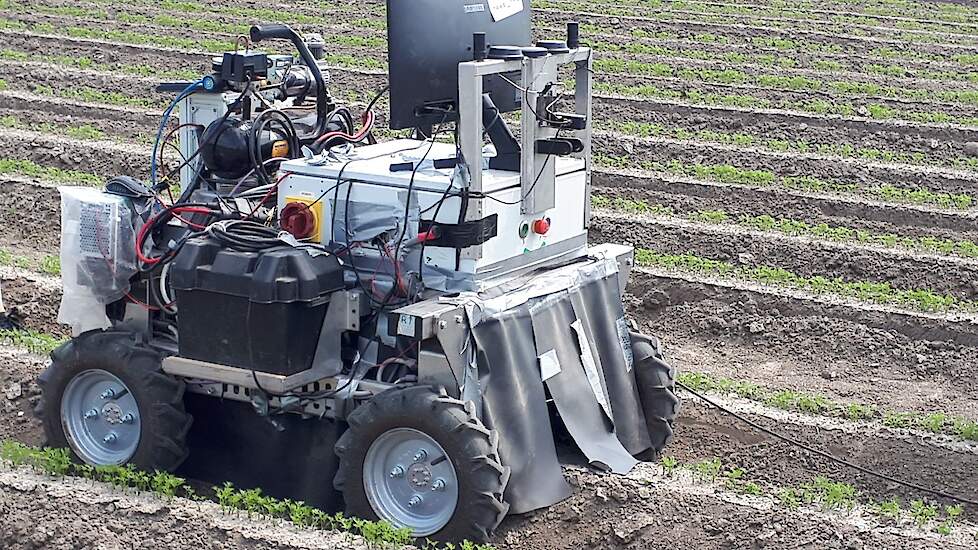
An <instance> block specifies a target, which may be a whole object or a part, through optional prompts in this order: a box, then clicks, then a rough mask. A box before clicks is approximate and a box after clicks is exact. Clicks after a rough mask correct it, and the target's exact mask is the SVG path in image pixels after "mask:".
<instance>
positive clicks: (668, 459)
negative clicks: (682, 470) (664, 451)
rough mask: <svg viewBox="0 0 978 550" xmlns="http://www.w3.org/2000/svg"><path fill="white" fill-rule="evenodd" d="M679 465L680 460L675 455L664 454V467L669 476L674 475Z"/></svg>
mask: <svg viewBox="0 0 978 550" xmlns="http://www.w3.org/2000/svg"><path fill="white" fill-rule="evenodd" d="M678 467H679V460H678V459H677V458H676V457H674V456H663V457H662V469H663V470H664V471H665V474H666V475H667V476H672V473H673V472H674V471H675V470H676V468H678Z"/></svg>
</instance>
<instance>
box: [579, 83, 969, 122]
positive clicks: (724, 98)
mask: <svg viewBox="0 0 978 550" xmlns="http://www.w3.org/2000/svg"><path fill="white" fill-rule="evenodd" d="M565 85H568V86H569V82H568V83H565ZM594 90H595V92H598V93H604V94H612V95H617V96H622V97H626V98H630V99H671V100H681V101H686V102H688V103H692V104H698V105H706V106H724V107H740V108H745V109H789V110H791V109H793V110H797V111H802V112H805V113H814V114H819V115H839V116H846V117H853V116H861V117H869V118H872V119H875V120H907V121H911V122H923V123H928V124H946V123H954V124H962V125H970V126H978V117H962V116H955V115H951V114H948V113H946V112H943V111H919V110H909V109H897V108H894V107H888V106H886V105H883V104H881V103H875V102H870V103H867V104H866V105H865V106H858V105H854V104H852V103H850V102H842V101H829V100H826V99H806V100H798V101H793V100H781V101H774V100H771V99H768V98H763V97H757V96H755V95H750V94H727V93H716V92H703V91H700V90H687V89H672V88H661V87H658V86H653V85H651V84H644V85H633V84H624V83H615V82H597V83H595V85H594Z"/></svg>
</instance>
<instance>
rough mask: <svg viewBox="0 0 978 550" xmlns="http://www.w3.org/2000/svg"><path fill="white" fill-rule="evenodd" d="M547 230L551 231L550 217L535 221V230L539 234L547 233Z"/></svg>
mask: <svg viewBox="0 0 978 550" xmlns="http://www.w3.org/2000/svg"><path fill="white" fill-rule="evenodd" d="M547 231H550V218H544V219H542V220H536V221H535V222H533V232H534V233H536V234H537V235H546V234H547Z"/></svg>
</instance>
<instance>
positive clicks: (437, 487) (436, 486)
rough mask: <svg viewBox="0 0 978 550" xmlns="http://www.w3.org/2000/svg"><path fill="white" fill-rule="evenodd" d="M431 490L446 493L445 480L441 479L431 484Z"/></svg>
mask: <svg viewBox="0 0 978 550" xmlns="http://www.w3.org/2000/svg"><path fill="white" fill-rule="evenodd" d="M431 489H432V490H433V491H444V490H445V480H444V479H441V478H439V479H436V480H435V482H434V483H432V484H431Z"/></svg>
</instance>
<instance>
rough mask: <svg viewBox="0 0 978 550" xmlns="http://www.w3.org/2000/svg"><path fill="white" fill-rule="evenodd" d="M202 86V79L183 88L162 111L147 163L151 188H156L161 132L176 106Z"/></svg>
mask: <svg viewBox="0 0 978 550" xmlns="http://www.w3.org/2000/svg"><path fill="white" fill-rule="evenodd" d="M203 85H204V81H203V79H201V80H198V81H196V82H193V83H191V84H190V85H189V86H187V87H186V88H184V89H183V91H182V92H180V93H179V94H177V96H176V97H175V98H173V101H172V102H170V105H169V106H168V107H167V108H166V110H164V111H163V118H162V119H161V120H160V127H159V128H158V129H157V131H156V141H155V142H154V143H153V156H152V158H151V159H150V163H149V174H150V184H151V185H152V186H153V187H155V186H156V163H157V155H158V153H159V149H160V140H161V139H163V130H164V129H165V128H166V123H167V122H169V120H170V115H171V114H172V113H173V109H176V107H177V105H178V104H179V103H180V102H181V101H183V100H184V99H186V98H187V97H190V96H191V95H192V94H193V93H194V92H196V91H197V89H198V88H200V87H202V86H203Z"/></svg>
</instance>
